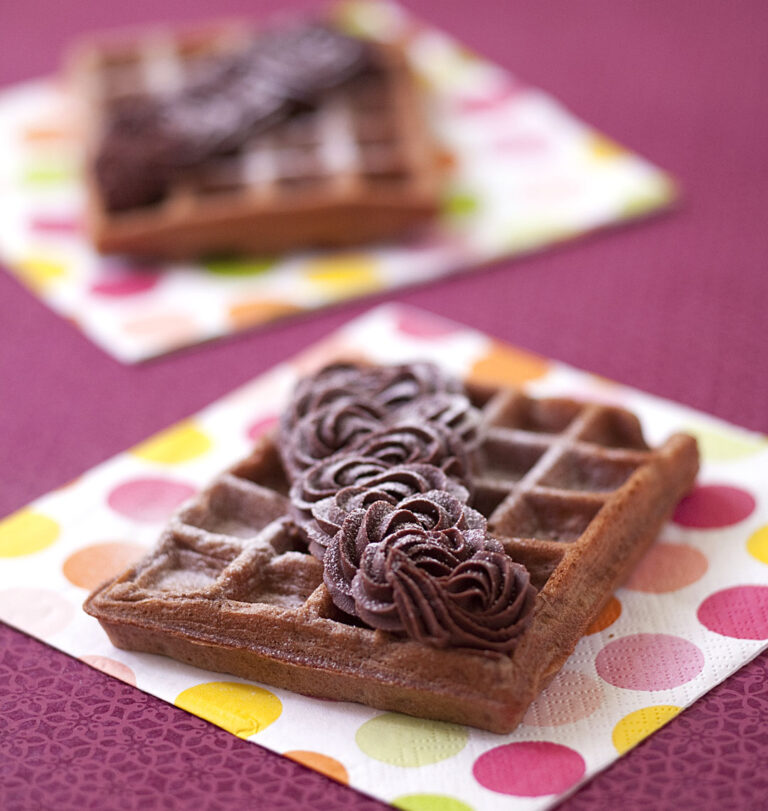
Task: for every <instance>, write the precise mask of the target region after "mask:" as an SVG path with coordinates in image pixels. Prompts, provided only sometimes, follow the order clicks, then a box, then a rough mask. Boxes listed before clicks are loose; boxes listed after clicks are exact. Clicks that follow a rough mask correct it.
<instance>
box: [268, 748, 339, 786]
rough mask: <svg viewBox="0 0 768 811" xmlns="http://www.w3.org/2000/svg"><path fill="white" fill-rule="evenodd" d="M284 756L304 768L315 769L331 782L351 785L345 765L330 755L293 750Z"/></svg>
mask: <svg viewBox="0 0 768 811" xmlns="http://www.w3.org/2000/svg"><path fill="white" fill-rule="evenodd" d="M283 755H284V756H285V757H287V758H290V759H291V760H295V761H296V762H297V763H301V765H302V766H307V767H309V768H310V769H314V770H315V771H316V772H320V774H324V775H325V776H326V777H330V778H331V780H336V781H337V782H339V783H344V785H347V784H348V783H349V774H348V772H347V770H346V768H344V764H342V763H340V762H339V761H338V760H336V758H332V757H328V755H321V754H320V753H319V752H306V751H304V750H302V749H292V750H291V751H290V752H283Z"/></svg>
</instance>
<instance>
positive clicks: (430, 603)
mask: <svg viewBox="0 0 768 811" xmlns="http://www.w3.org/2000/svg"><path fill="white" fill-rule="evenodd" d="M479 425H480V415H479V413H478V412H477V409H475V408H474V407H473V406H472V405H471V403H470V401H469V399H468V398H467V397H466V395H465V394H464V392H463V389H462V386H461V384H460V383H459V381H457V380H454V379H452V378H450V377H448V376H446V375H445V374H444V373H443V372H442V371H441V370H440V369H438V368H437V367H436V366H434V365H433V364H430V363H414V364H404V365H400V366H384V367H363V366H357V365H352V364H336V365H333V366H329V367H326V368H325V369H323V370H321V371H320V372H318V373H317V374H316V375H314V376H311V377H308V378H305V379H303V380H302V381H301V382H300V383H299V384H298V385H297V387H296V390H295V392H294V397H293V399H292V402H291V403H290V405H289V407H288V409H287V411H286V413H285V415H284V417H283V419H282V421H281V442H280V448H281V455H282V458H283V463H284V466H285V468H286V471H287V472H288V475H289V478H290V480H291V491H290V496H291V511H292V516H293V519H294V521H295V523H296V524H297V526H298V527H299V531H300V533H301V534H302V536H303V537H304V539H305V540H306V542H307V544H308V548H309V551H310V552H311V553H312V554H313V555H314V556H315V557H317V558H318V559H320V560H321V561H322V562H323V566H324V581H325V584H326V587H327V588H328V591H329V594H330V596H331V598H332V600H333V602H334V604H335V605H336V606H337V608H339V609H340V610H341V611H343V612H345V613H346V614H348V615H350V616H353V617H357V618H358V619H359V620H360V621H362V622H363V623H365V624H366V625H368V626H370V627H372V628H377V629H381V630H384V631H388V632H390V633H393V634H396V635H402V636H406V637H409V638H411V639H414V640H416V641H418V642H421V643H425V644H429V645H433V646H436V647H448V646H451V647H467V648H473V649H482V650H488V651H493V652H497V653H507V652H509V651H511V650H512V649H513V648H514V646H515V645H516V643H517V639H518V637H519V636H520V634H521V633H522V632H523V631H524V630H525V628H526V627H527V626H528V624H529V622H530V619H531V614H532V611H533V605H534V599H535V596H536V589H535V588H534V587H533V585H532V584H531V582H530V575H529V572H528V570H527V569H526V568H525V566H523V565H522V564H520V563H518V562H516V561H514V560H513V559H512V558H511V557H510V556H509V555H508V554H507V553H506V552H505V551H504V549H503V547H502V545H501V543H499V541H497V540H496V539H494V538H492V537H490V536H489V535H488V531H487V525H486V520H485V518H484V517H483V516H482V515H481V514H480V513H479V512H477V511H476V510H474V509H472V508H471V507H470V506H469V505H468V501H469V499H470V493H471V489H472V469H471V458H472V452H473V451H474V449H475V447H476V445H477V443H478V441H479V436H478V426H479Z"/></svg>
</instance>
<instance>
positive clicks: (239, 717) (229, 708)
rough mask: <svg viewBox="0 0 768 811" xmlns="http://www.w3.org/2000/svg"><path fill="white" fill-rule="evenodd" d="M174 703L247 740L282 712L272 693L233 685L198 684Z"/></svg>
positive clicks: (180, 694) (225, 682)
mask: <svg viewBox="0 0 768 811" xmlns="http://www.w3.org/2000/svg"><path fill="white" fill-rule="evenodd" d="M173 703H174V704H175V705H176V706H177V707H181V709H182V710H187V712H191V713H193V714H194V715H198V716H200V718H204V719H205V720H206V721H210V722H211V723H212V724H216V726H219V727H221V728H222V729H226V730H227V732H231V733H232V734H233V735H237V737H238V738H250V737H251V735H255V734H256V733H257V732H261V731H262V730H263V729H266V728H267V727H268V726H269V725H270V724H271V723H273V722H274V721H276V720H277V719H278V718H279V717H280V714H281V713H282V711H283V705H282V703H281V701H280V699H279V698H278V697H277V696H276V695H275V694H274V693H270V692H269V690H265V689H264V688H263V687H256V686H254V685H252V684H240V683H239V682H233V681H211V682H207V683H206V684H197V685H195V686H194V687H190V688H189V689H188V690H184V691H183V692H181V693H179V695H178V696H176V701H174V702H173Z"/></svg>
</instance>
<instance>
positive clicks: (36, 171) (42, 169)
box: [21, 164, 75, 186]
mask: <svg viewBox="0 0 768 811" xmlns="http://www.w3.org/2000/svg"><path fill="white" fill-rule="evenodd" d="M21 179H22V181H23V182H24V183H25V184H26V185H28V186H55V185H59V184H62V183H70V182H72V181H73V180H74V179H75V169H74V167H73V166H70V165H66V164H63V165H59V164H51V165H45V164H40V165H37V164H36V165H34V166H28V167H27V168H26V169H25V170H24V172H23V174H22V178H21Z"/></svg>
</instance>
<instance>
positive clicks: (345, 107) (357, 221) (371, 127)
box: [69, 25, 440, 259]
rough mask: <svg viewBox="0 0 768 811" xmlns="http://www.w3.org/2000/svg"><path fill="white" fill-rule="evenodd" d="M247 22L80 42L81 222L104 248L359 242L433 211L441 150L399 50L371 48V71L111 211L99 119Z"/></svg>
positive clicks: (228, 40)
mask: <svg viewBox="0 0 768 811" xmlns="http://www.w3.org/2000/svg"><path fill="white" fill-rule="evenodd" d="M253 36H254V32H253V31H252V30H249V28H248V26H247V25H239V26H233V25H221V26H218V27H210V28H208V29H205V30H202V31H196V32H187V33H182V32H174V31H168V30H166V31H162V30H161V31H155V32H153V33H144V34H136V35H133V36H128V37H127V38H125V39H122V40H120V39H112V40H104V41H100V42H99V41H93V42H90V43H84V44H83V45H82V46H81V47H80V48H78V49H77V50H76V51H75V52H74V54H73V57H72V59H71V60H70V61H71V66H70V71H69V73H70V77H71V79H72V83H73V86H74V88H75V91H76V94H77V95H78V97H79V98H80V99H81V101H82V102H83V103H82V105H81V106H82V109H83V114H84V121H85V129H86V143H87V151H88V159H87V161H86V186H87V198H88V207H87V210H88V215H87V222H88V228H89V232H90V235H91V237H92V240H93V242H94V244H95V246H96V247H97V249H99V250H100V251H102V252H105V253H114V252H123V253H133V254H143V255H151V256H157V257H165V258H170V259H179V258H189V257H194V256H199V255H203V254H216V253H230V252H250V253H256V254H264V253H273V252H279V251H284V250H287V249H292V248H298V247H307V246H315V247H322V246H326V247H333V246H345V245H351V244H362V243H365V242H370V241H372V240H376V239H381V238H385V237H390V236H393V235H395V234H398V233H399V232H402V231H404V230H407V229H411V228H413V227H414V225H417V224H418V223H421V222H423V221H425V220H427V219H429V218H431V217H432V216H433V215H434V214H435V213H436V211H437V209H438V205H439V187H440V180H439V171H438V160H437V149H436V146H435V144H434V142H433V139H432V136H431V134H430V131H429V128H428V126H427V123H426V118H425V112H424V109H423V107H424V105H423V98H422V96H421V93H420V92H419V88H418V87H417V83H416V80H415V78H414V77H413V75H412V74H411V72H410V70H409V68H408V66H407V64H406V60H405V58H404V56H403V54H402V52H401V51H400V50H399V49H398V48H397V47H394V46H388V45H381V44H373V43H372V44H371V49H372V52H373V53H374V57H375V60H374V61H375V65H376V68H375V70H370V71H368V72H367V73H366V74H364V75H361V76H356V77H354V78H351V79H350V80H349V81H346V82H344V83H343V84H341V85H340V86H339V87H337V88H335V89H334V90H332V91H329V92H327V93H326V94H325V95H324V96H323V98H322V99H320V102H319V104H318V106H317V107H316V108H314V109H313V110H309V111H307V112H304V113H302V114H301V115H297V116H295V117H291V118H289V119H288V120H286V121H283V122H279V123H276V124H275V125H274V126H272V127H270V128H269V129H268V130H267V131H266V132H264V133H262V134H260V135H256V136H254V137H252V138H250V139H249V140H248V141H247V142H246V143H245V144H243V145H242V146H240V147H238V148H237V149H236V150H234V151H232V152H230V153H228V154H226V155H222V156H218V157H215V158H209V159H206V160H205V161H203V162H202V163H201V164H200V165H199V166H197V167H196V170H195V171H194V172H188V173H187V174H186V175H184V176H183V177H180V178H179V179H178V180H177V182H175V183H174V185H173V186H172V187H171V188H170V189H169V191H168V193H167V194H166V195H165V197H164V198H163V199H162V200H160V201H159V202H157V203H155V204H152V205H145V206H139V207H136V208H130V209H127V210H122V211H111V210H109V207H108V206H107V205H106V203H105V200H104V197H103V194H102V192H101V190H100V188H99V185H98V183H97V181H96V176H95V171H94V161H95V155H96V152H97V150H98V148H99V144H100V140H101V137H102V133H103V130H104V122H105V121H106V120H107V118H108V115H109V111H110V109H112V108H113V107H114V105H115V104H117V103H119V102H120V101H121V100H124V99H135V98H139V99H140V98H146V97H149V98H156V97H161V96H162V94H163V93H164V92H168V91H172V90H174V89H176V88H177V87H179V86H183V85H184V82H185V77H186V76H188V74H190V72H193V71H194V69H195V63H196V62H198V61H199V60H201V59H204V58H211V57H215V56H216V55H217V54H228V53H233V52H234V53H236V52H237V51H238V50H239V49H243V48H244V47H247V46H248V44H249V42H250V40H251V39H252V37H253Z"/></svg>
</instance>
